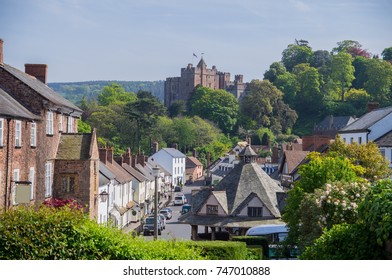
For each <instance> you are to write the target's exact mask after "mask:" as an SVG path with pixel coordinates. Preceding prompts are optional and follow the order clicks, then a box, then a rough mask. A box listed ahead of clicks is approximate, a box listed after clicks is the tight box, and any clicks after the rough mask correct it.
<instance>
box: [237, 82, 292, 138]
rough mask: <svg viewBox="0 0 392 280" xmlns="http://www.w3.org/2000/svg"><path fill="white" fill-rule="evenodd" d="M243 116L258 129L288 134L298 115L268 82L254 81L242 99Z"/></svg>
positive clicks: (281, 94) (279, 92) (280, 93)
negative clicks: (251, 121) (262, 128)
mask: <svg viewBox="0 0 392 280" xmlns="http://www.w3.org/2000/svg"><path fill="white" fill-rule="evenodd" d="M240 110H241V114H242V115H243V116H246V117H247V118H249V119H252V120H254V121H255V123H256V126H257V128H260V127H266V128H271V129H272V130H273V131H274V132H275V133H280V132H282V131H283V132H286V131H287V130H288V129H291V128H292V126H293V125H294V123H295V121H296V120H297V114H296V113H295V111H294V110H292V109H291V108H290V107H289V106H288V105H287V104H285V103H284V102H283V93H282V92H281V91H280V90H279V89H277V88H276V87H275V86H274V85H273V84H272V83H271V82H269V81H268V80H264V81H260V80H252V81H251V82H250V84H249V86H248V88H247V92H246V93H245V95H244V96H243V97H242V99H241V103H240Z"/></svg>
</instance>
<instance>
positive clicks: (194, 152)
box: [192, 149, 196, 157]
mask: <svg viewBox="0 0 392 280" xmlns="http://www.w3.org/2000/svg"><path fill="white" fill-rule="evenodd" d="M192 155H193V157H196V149H193V152H192Z"/></svg>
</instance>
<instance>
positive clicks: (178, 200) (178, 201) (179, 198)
mask: <svg viewBox="0 0 392 280" xmlns="http://www.w3.org/2000/svg"><path fill="white" fill-rule="evenodd" d="M185 203H186V198H185V195H184V194H183V193H177V194H176V195H175V196H174V200H173V205H184V204H185Z"/></svg>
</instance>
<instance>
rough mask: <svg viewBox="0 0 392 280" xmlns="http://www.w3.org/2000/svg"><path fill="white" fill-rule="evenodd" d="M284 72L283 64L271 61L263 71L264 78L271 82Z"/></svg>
mask: <svg viewBox="0 0 392 280" xmlns="http://www.w3.org/2000/svg"><path fill="white" fill-rule="evenodd" d="M284 73H286V68H285V67H284V66H283V64H282V63H281V62H273V63H272V64H271V65H270V67H269V69H268V70H267V71H265V73H264V79H266V80H269V81H270V82H271V83H274V82H275V80H276V78H277V77H278V76H280V75H283V74H284Z"/></svg>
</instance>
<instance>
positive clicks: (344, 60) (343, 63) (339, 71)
mask: <svg viewBox="0 0 392 280" xmlns="http://www.w3.org/2000/svg"><path fill="white" fill-rule="evenodd" d="M352 61H353V58H352V57H351V55H349V54H348V53H345V52H339V53H338V54H336V55H334V56H333V57H332V65H331V78H332V80H333V81H334V82H335V83H336V84H337V85H338V86H339V88H340V95H341V101H342V102H343V101H344V95H345V93H346V92H347V90H348V89H349V88H350V86H351V84H352V81H353V80H354V78H355V77H354V70H355V69H354V66H353V65H352Z"/></svg>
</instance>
